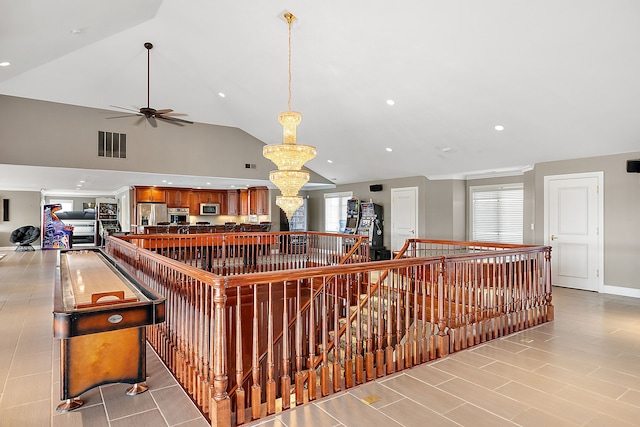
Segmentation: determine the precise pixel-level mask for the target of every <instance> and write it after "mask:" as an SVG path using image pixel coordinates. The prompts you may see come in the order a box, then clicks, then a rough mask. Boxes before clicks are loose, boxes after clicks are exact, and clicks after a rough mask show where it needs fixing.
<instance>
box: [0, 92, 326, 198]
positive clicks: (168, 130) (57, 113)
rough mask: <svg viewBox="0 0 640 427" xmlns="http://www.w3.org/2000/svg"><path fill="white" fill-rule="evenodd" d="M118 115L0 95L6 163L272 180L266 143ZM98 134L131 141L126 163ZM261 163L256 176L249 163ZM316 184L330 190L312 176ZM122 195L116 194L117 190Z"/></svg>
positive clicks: (227, 131) (240, 134)
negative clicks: (103, 148) (109, 153)
mask: <svg viewBox="0 0 640 427" xmlns="http://www.w3.org/2000/svg"><path fill="white" fill-rule="evenodd" d="M114 115H118V114H117V113H114V112H113V111H106V110H98V109H93V108H85V107H77V106H72V105H65V104H58V103H52V102H43V101H35V100H31V99H25V98H16V97H10V96H5V95H0V129H2V133H3V134H2V140H3V143H2V144H0V163H3V164H14V165H32V166H52V167H68V168H82V169H98V170H115V171H135V172H149V173H165V174H177V175H196V176H212V177H223V178H229V177H230V178H243V179H260V180H268V179H269V171H271V170H272V169H274V168H275V166H274V164H273V163H271V161H269V160H267V159H265V158H264V157H263V156H262V147H263V146H264V144H263V142H262V141H260V140H258V139H257V138H254V137H253V136H251V135H249V134H248V133H246V132H244V131H242V130H240V129H238V128H232V127H225V126H214V125H206V124H201V123H194V124H193V125H188V126H184V127H180V126H173V125H166V124H165V125H163V124H162V123H161V124H159V125H158V127H157V128H152V127H151V126H148V125H144V124H141V125H135V124H134V123H135V122H136V119H135V118H122V119H111V120H109V119H107V117H112V116H114ZM98 131H107V132H118V133H125V134H126V135H127V158H126V159H113V158H105V157H98V155H97V140H98V136H97V135H98ZM247 163H251V164H255V165H256V168H255V169H247V168H245V164H247ZM310 182H314V183H326V184H331V182H330V181H328V180H326V179H324V178H322V177H321V176H319V175H317V174H315V173H313V172H312V173H311V179H310ZM115 190H116V189H114V191H115Z"/></svg>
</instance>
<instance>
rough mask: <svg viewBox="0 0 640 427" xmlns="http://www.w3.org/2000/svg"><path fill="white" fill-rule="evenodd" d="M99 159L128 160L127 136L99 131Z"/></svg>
mask: <svg viewBox="0 0 640 427" xmlns="http://www.w3.org/2000/svg"><path fill="white" fill-rule="evenodd" d="M98 157H114V158H116V159H126V158H127V134H124V133H115V132H105V131H102V130H99V131H98Z"/></svg>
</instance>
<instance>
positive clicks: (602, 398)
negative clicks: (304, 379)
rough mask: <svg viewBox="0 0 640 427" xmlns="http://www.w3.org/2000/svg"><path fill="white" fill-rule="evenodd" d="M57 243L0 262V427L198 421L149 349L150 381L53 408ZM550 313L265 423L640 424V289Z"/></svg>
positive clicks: (584, 296) (578, 295) (557, 292)
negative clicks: (132, 390) (638, 293)
mask: <svg viewBox="0 0 640 427" xmlns="http://www.w3.org/2000/svg"><path fill="white" fill-rule="evenodd" d="M54 265H55V253H54V252H52V251H36V252H29V253H15V252H7V256H6V257H5V258H4V259H2V260H1V261H0V337H1V338H0V392H1V394H0V427H5V426H10V427H14V426H29V427H31V426H114V427H115V426H118V427H120V426H153V427H156V426H188V427H191V426H204V425H206V421H205V420H204V418H203V417H202V416H200V415H199V413H198V412H197V410H196V409H195V407H194V406H193V405H192V403H191V401H190V400H189V399H188V398H187V397H186V395H185V394H184V393H183V391H182V389H181V388H180V387H179V386H178V385H177V384H176V383H175V381H174V380H173V378H172V377H171V376H170V375H169V373H168V372H167V371H166V369H165V368H164V366H163V365H162V363H161V362H160V361H159V360H158V359H157V357H156V356H155V354H154V353H153V351H151V350H149V352H148V369H147V372H148V374H149V379H148V381H147V384H148V385H149V387H150V391H149V392H147V393H144V394H141V395H139V396H135V397H128V396H125V395H124V389H126V385H123V384H112V385H108V386H103V387H99V388H96V389H94V390H91V391H89V392H87V393H85V394H84V395H83V396H82V397H83V399H85V401H86V403H85V406H84V407H83V408H81V409H80V410H77V411H74V412H70V413H65V414H60V413H58V412H56V411H55V407H56V406H57V405H58V403H59V381H60V380H59V371H58V369H59V368H58V366H59V357H60V356H59V350H58V347H59V346H58V343H57V341H56V340H54V339H53V338H52V332H51V329H52V315H51V312H52V309H53V302H52V286H53V277H54ZM554 305H555V306H556V309H555V313H556V319H555V321H554V322H550V323H547V324H544V325H540V326H538V327H536V328H533V329H530V330H527V331H523V332H520V333H517V334H514V335H511V336H509V337H505V338H503V339H499V340H494V341H491V342H488V343H485V344H482V345H479V346H476V347H474V348H472V349H469V350H466V351H463V352H459V353H456V354H454V355H451V356H450V357H448V358H446V359H441V360H438V361H434V362H431V363H429V364H426V365H422V366H419V367H416V368H413V369H409V370H406V371H403V372H401V373H398V374H396V375H393V376H390V377H387V378H384V379H382V380H380V381H376V382H371V383H367V384H364V385H362V386H359V387H356V388H353V389H351V390H350V391H349V392H347V393H343V394H340V395H337V396H332V397H329V398H326V399H320V400H318V401H316V402H314V403H312V404H309V405H305V406H301V407H299V408H296V409H293V410H290V411H287V412H284V413H281V414H278V415H275V416H272V417H269V418H266V419H265V420H262V421H258V422H256V423H254V425H261V426H269V427H270V426H283V427H297V426H322V427H324V426H353V427H359V426H363V427H370V426H373V425H376V426H425V425H430V426H449V425H451V426H456V425H457V426H460V425H462V426H484V425H486V426H502V425H505V426H506V425H520V426H607V427H609V426H633V425H636V426H637V425H640V299H634V298H626V297H618V296H611V295H600V294H595V293H590V292H582V291H576V290H570V289H563V288H555V289H554Z"/></svg>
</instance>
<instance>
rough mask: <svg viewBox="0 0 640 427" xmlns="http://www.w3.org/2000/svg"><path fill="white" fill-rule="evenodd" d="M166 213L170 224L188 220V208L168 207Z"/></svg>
mask: <svg viewBox="0 0 640 427" xmlns="http://www.w3.org/2000/svg"><path fill="white" fill-rule="evenodd" d="M167 214H169V222H170V223H171V224H178V223H179V222H189V208H169V209H167Z"/></svg>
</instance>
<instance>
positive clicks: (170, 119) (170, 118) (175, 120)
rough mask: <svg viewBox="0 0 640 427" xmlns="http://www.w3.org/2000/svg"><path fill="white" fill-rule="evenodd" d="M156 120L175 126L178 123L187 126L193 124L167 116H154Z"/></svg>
mask: <svg viewBox="0 0 640 427" xmlns="http://www.w3.org/2000/svg"><path fill="white" fill-rule="evenodd" d="M156 118H158V119H161V120H164V121H166V122H169V123H175V124H178V123H186V124H189V125H192V124H193V122H190V121H189V120H184V119H178V118H175V117H169V116H162V115H156Z"/></svg>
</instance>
